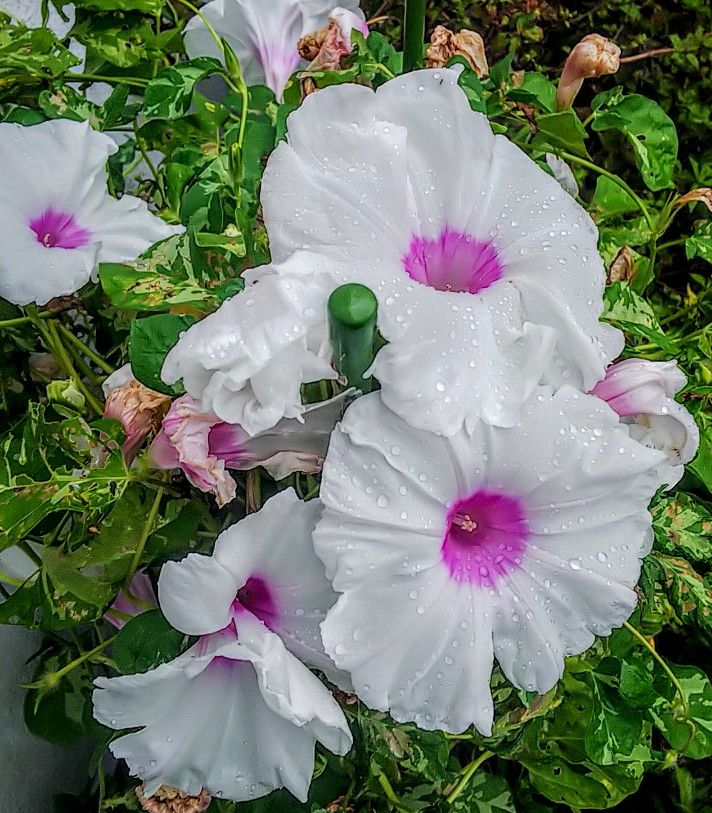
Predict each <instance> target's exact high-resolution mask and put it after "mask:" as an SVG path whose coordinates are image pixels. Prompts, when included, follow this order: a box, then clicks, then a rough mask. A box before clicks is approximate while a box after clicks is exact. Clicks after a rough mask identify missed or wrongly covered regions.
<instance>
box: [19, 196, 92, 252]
mask: <svg viewBox="0 0 712 813" xmlns="http://www.w3.org/2000/svg"><path fill="white" fill-rule="evenodd" d="M29 227H30V228H31V229H32V231H33V232H34V233H35V235H36V236H37V242H38V243H42V245H43V246H45V247H46V248H81V247H82V246H85V245H86V244H87V243H88V242H89V240H90V239H91V232H90V231H89V229H85V228H83V227H82V226H80V225H79V224H78V223H77V221H76V220H75V219H74V215H70V214H68V213H67V212H57V211H55V210H54V209H53V208H52V207H51V206H50V207H49V208H48V209H45V211H44V212H42V214H41V215H38V216H37V217H35V218H33V219H32V220H30V222H29Z"/></svg>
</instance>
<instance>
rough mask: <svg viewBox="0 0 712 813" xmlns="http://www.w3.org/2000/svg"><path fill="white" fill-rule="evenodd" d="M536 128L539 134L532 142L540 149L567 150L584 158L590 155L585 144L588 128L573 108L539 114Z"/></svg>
mask: <svg viewBox="0 0 712 813" xmlns="http://www.w3.org/2000/svg"><path fill="white" fill-rule="evenodd" d="M536 128H537V134H536V136H534V139H533V141H532V143H533V144H534V145H535V146H536V147H537V148H538V149H541V150H551V151H553V152H557V151H559V150H566V151H568V152H571V153H573V154H574V155H580V156H581V157H583V158H587V157H588V152H587V151H586V145H585V144H584V139H586V138H587V134H586V130H585V129H584V126H583V124H582V123H581V120H580V119H579V117H578V116H577V115H576V113H575V112H574V110H573V109H570V110H562V111H561V112H560V113H544V114H542V115H540V116H537V117H536Z"/></svg>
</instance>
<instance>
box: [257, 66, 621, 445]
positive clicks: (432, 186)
mask: <svg viewBox="0 0 712 813" xmlns="http://www.w3.org/2000/svg"><path fill="white" fill-rule="evenodd" d="M457 77H458V74H457V72H456V71H454V70H427V71H417V72H414V73H410V74H408V75H407V76H402V77H398V78H397V79H393V80H391V81H390V82H387V83H385V84H384V85H382V86H381V87H380V88H379V89H378V91H377V92H376V93H373V92H372V91H371V90H369V89H368V88H365V87H362V86H359V85H353V84H350V85H340V86H338V87H329V88H325V89H324V90H321V91H320V92H319V93H314V94H311V95H310V96H309V97H308V98H307V99H306V100H305V101H304V103H303V104H302V106H301V107H300V108H299V109H298V110H297V111H295V112H294V113H292V115H291V116H290V118H289V122H288V130H289V138H288V141H287V142H284V143H282V144H280V145H279V146H278V147H277V149H276V150H275V151H274V153H273V154H272V155H271V156H270V159H269V161H268V165H267V169H266V172H265V175H264V180H263V184H262V203H263V207H264V213H265V223H266V226H267V231H268V234H269V237H270V248H271V251H272V256H273V258H274V260H275V262H277V263H285V261H286V260H287V258H288V257H290V256H291V255H292V254H293V253H294V252H295V251H296V250H297V249H301V248H306V249H308V250H309V252H311V254H312V256H311V257H310V256H302V259H301V271H300V270H298V269H296V268H295V267H294V264H295V262H296V261H295V260H294V259H293V260H292V261H291V262H290V263H285V268H284V269H283V270H284V271H285V272H288V273H290V274H296V273H305V274H306V273H308V272H309V271H310V270H313V269H314V268H317V267H318V268H319V270H320V271H324V272H326V273H329V274H331V276H332V279H333V281H334V282H333V285H334V286H336V285H339V284H342V283H345V282H360V283H363V284H365V285H367V286H368V287H370V288H371V289H372V290H373V291H374V293H375V294H376V296H377V297H378V300H379V304H380V308H379V317H378V326H379V329H380V331H381V333H382V335H383V336H384V338H385V339H387V341H388V342H389V343H388V344H387V345H386V347H385V348H383V350H381V351H380V353H379V354H378V356H377V357H376V361H375V364H374V367H373V374H374V375H375V376H376V377H377V378H378V379H379V380H380V382H381V386H382V392H383V398H384V401H385V402H386V404H387V405H388V406H390V407H391V408H392V409H394V410H396V411H397V412H399V413H400V414H401V415H403V417H405V418H406V420H408V421H409V422H410V423H412V424H413V425H414V426H417V427H422V428H425V429H430V430H433V431H436V432H438V433H441V434H447V435H451V434H454V433H456V432H457V431H458V430H459V429H460V428H461V427H462V426H463V424H464V425H465V426H468V427H469V426H471V425H472V426H474V425H475V424H476V423H477V421H478V420H479V418H480V417H483V418H484V419H485V420H487V421H488V422H490V423H493V424H495V425H501V426H506V425H511V424H513V423H514V422H516V420H517V418H518V414H519V410H520V407H521V404H522V403H523V402H524V401H525V400H526V398H527V396H528V395H529V394H530V393H531V391H532V389H533V388H534V387H535V386H537V385H538V384H539V383H540V382H541V381H542V380H544V382H545V383H560V382H562V381H563V382H566V383H570V384H572V385H573V386H577V387H580V388H583V389H590V388H591V387H592V386H593V385H594V384H595V382H596V381H598V380H599V379H600V378H601V377H602V376H603V373H604V370H605V367H606V364H607V363H608V362H610V361H611V360H612V359H613V358H614V357H615V355H616V354H617V353H618V352H619V351H620V349H621V347H622V343H623V341H622V334H621V333H620V332H619V331H617V330H615V329H613V328H612V327H610V326H608V325H605V324H602V323H600V322H599V321H598V317H599V315H600V313H601V311H602V308H603V302H602V292H603V287H604V281H605V272H604V266H603V262H602V260H601V258H600V257H599V255H598V253H597V249H596V242H597V232H596V228H595V226H594V224H593V222H592V221H591V219H590V217H589V216H588V215H587V214H586V212H585V211H584V210H583V209H582V208H581V207H580V206H579V205H578V204H577V203H576V201H574V200H573V199H572V198H571V196H570V195H568V194H567V193H566V192H564V190H563V189H562V188H561V186H560V185H559V184H558V183H557V182H556V181H555V180H554V179H553V178H552V177H551V176H550V175H548V174H547V173H545V172H544V171H543V170H542V169H541V168H539V167H538V166H537V165H536V164H535V163H534V162H533V161H532V160H531V159H529V158H528V157H527V156H526V155H525V154H524V153H523V152H522V151H521V150H520V149H519V148H518V147H516V146H515V145H514V144H513V143H512V142H511V141H509V140H508V139H506V138H505V137H504V136H501V135H498V136H494V135H493V134H492V131H491V129H490V126H489V123H488V121H487V119H486V117H485V116H483V115H481V114H479V113H474V112H472V111H471V110H470V107H469V104H468V102H467V99H466V97H465V95H464V93H463V92H462V90H461V89H460V88H459V87H458V85H457ZM316 255H319V257H320V259H319V258H318V257H316Z"/></svg>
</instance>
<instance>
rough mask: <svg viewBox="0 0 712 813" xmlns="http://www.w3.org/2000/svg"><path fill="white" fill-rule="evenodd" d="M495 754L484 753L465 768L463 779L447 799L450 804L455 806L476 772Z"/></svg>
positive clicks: (490, 752)
mask: <svg viewBox="0 0 712 813" xmlns="http://www.w3.org/2000/svg"><path fill="white" fill-rule="evenodd" d="M493 756H494V754H493V753H492V751H483V752H482V753H481V754H480V755H479V756H478V757H477V759H475V760H473V761H472V762H471V763H470V764H469V765H467V767H465V768H464V769H463V771H462V779H460V781H459V782H458V783H457V785H455V787H454V789H453V790H452V792H451V793H450V795H449V796H448V797H447V802H448V804H450V805H451V804H453V802H454V801H455V799H457V797H458V796H459V795H460V794H461V793H462V791H463V790H465V788H466V787H467V785H468V784H469V782H470V779H472V777H473V776H474V775H475V771H477V769H478V768H479V767H480V765H482V764H483V763H484V762H486V761H487V760H488V759H489V758H490V757H493Z"/></svg>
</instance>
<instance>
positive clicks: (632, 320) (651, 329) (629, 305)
mask: <svg viewBox="0 0 712 813" xmlns="http://www.w3.org/2000/svg"><path fill="white" fill-rule="evenodd" d="M603 300H604V312H603V316H602V317H601V318H602V319H604V320H605V321H606V322H610V323H611V324H612V325H615V326H616V327H619V328H620V329H621V330H623V331H624V332H625V333H628V334H629V335H631V336H640V337H643V338H644V339H646V340H647V341H650V342H654V343H655V344H657V346H658V347H660V349H661V350H665V351H666V352H668V353H670V354H671V355H673V356H676V355H678V352H679V350H678V347H677V345H676V344H675V343H674V342H673V341H671V340H670V339H668V337H667V336H666V335H665V334H664V333H663V331H662V328H661V327H660V324H659V323H658V320H657V317H656V316H655V313H654V312H653V309H652V308H651V307H650V305H649V304H648V303H647V302H646V301H645V300H644V299H643V298H642V297H641V296H640V295H639V294H637V293H636V292H635V291H634V290H633V289H632V288H631V287H630V285H628V284H627V283H625V282H615V283H613V284H612V285H609V286H608V287H607V288H606V290H605V292H604V294H603Z"/></svg>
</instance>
